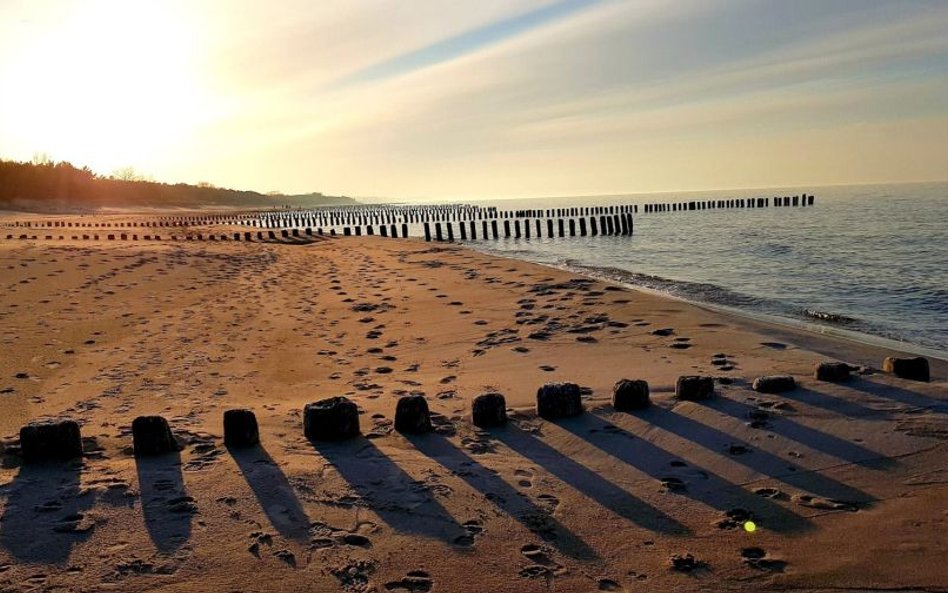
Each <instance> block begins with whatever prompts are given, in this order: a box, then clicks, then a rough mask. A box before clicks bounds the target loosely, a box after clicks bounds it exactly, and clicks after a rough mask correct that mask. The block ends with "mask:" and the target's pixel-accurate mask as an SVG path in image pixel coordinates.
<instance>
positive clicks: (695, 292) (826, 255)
mask: <svg viewBox="0 0 948 593" xmlns="http://www.w3.org/2000/svg"><path fill="white" fill-rule="evenodd" d="M803 192H806V193H809V194H816V204H815V206H813V207H805V208H803V207H797V208H766V209H760V210H757V209H752V210H740V211H738V210H712V211H707V210H706V211H701V212H681V213H665V214H643V213H642V212H641V208H640V212H639V214H638V215H636V217H635V234H634V236H633V237H631V238H629V237H584V238H579V237H577V238H566V239H530V240H524V239H520V240H517V239H506V240H504V239H501V240H499V241H490V242H484V241H478V242H476V243H473V245H474V246H475V247H477V248H478V249H482V250H484V251H487V252H490V253H496V254H499V255H504V256H507V257H514V258H518V259H524V260H529V261H533V262H539V263H544V264H549V265H554V266H558V267H563V268H569V269H574V270H576V271H580V272H583V273H586V274H591V275H594V276H600V277H604V278H609V279H611V280H616V281H619V282H622V283H625V284H629V285H634V286H639V287H643V288H647V289H651V290H656V291H659V292H662V293H666V294H669V295H673V296H676V297H679V298H684V299H686V300H689V301H695V302H700V303H707V304H712V305H718V306H724V307H728V308H734V309H738V310H740V311H743V312H747V313H751V314H756V315H763V316H766V317H770V318H774V317H776V318H780V319H782V320H785V321H795V322H797V323H805V324H808V325H812V326H813V327H814V328H815V329H821V330H824V331H830V332H838V333H844V334H846V333H849V332H854V336H855V337H860V338H866V339H868V340H869V341H872V339H873V338H884V339H888V340H895V341H898V342H902V343H904V344H905V345H906V346H908V347H909V349H913V347H914V349H916V350H918V351H920V352H922V353H925V354H929V355H935V356H939V357H942V358H948V183H928V184H898V185H863V186H832V187H806V188H792V189H789V188H788V189H773V190H729V191H715V192H685V193H679V194H652V195H645V194H632V195H626V196H608V197H596V196H590V197H582V198H553V199H535V200H497V201H485V202H481V203H482V204H485V205H493V206H497V207H499V208H503V209H525V208H555V207H565V206H581V205H584V204H586V205H608V204H618V203H639V204H642V203H645V202H659V201H661V202H666V201H678V200H698V199H712V198H725V197H729V198H741V197H770V196H775V195H798V194H800V193H803Z"/></svg>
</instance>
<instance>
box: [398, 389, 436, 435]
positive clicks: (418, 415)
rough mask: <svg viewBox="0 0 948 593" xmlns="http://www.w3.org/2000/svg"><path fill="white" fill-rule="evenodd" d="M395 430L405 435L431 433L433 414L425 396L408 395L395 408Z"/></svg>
mask: <svg viewBox="0 0 948 593" xmlns="http://www.w3.org/2000/svg"><path fill="white" fill-rule="evenodd" d="M395 430H397V431H398V432H400V433H404V434H423V433H426V432H431V430H432V426H431V413H430V412H429V410H428V401H427V400H425V396H423V395H406V396H404V397H401V398H399V399H398V403H397V404H396V406H395Z"/></svg>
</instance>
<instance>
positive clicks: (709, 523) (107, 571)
mask: <svg viewBox="0 0 948 593" xmlns="http://www.w3.org/2000/svg"><path fill="white" fill-rule="evenodd" d="M0 279H2V288H3V291H2V293H0V344H2V348H0V352H2V355H0V412H2V413H0V435H3V436H4V437H5V438H4V441H3V442H4V444H5V445H6V447H7V452H6V454H5V455H4V458H3V467H2V469H0V505H2V513H3V514H2V521H0V590H2V591H29V590H37V591H40V590H63V591H108V590H115V591H146V590H148V591H151V590H160V591H247V592H250V591H274V590H281V591H348V592H368V591H379V592H382V591H451V592H453V591H472V592H474V591H477V592H480V591H511V592H513V591H517V592H520V591H549V590H556V591H597V590H602V591H654V590H657V591H663V590H676V591H689V590H694V591H700V590H708V589H710V588H712V587H713V588H715V589H724V590H735V591H759V590H781V591H786V590H792V591H796V590H800V591H820V590H827V591H829V590H838V589H841V588H845V589H874V590H876V589H893V590H909V589H911V590H932V591H934V590H945V586H946V583H948V566H946V565H945V563H944V558H945V557H948V538H946V535H945V534H946V533H948V503H946V501H948V461H946V460H948V393H946V392H948V389H946V382H945V378H946V368H945V365H944V363H941V362H937V363H936V362H935V361H933V363H935V364H933V375H934V376H933V381H932V382H931V383H917V382H911V381H907V380H902V379H898V378H895V377H892V376H889V375H885V374H883V373H881V372H878V371H875V370H873V368H872V367H880V366H881V362H882V358H883V357H884V356H885V355H886V354H888V353H887V352H886V351H883V350H881V349H879V348H876V347H872V346H865V345H859V344H855V343H849V342H846V341H843V340H834V339H829V338H824V337H821V336H815V335H812V334H807V333H805V332H802V331H798V330H793V329H787V328H778V327H773V326H769V325H767V324H765V323H761V322H757V321H753V322H752V321H749V320H746V319H742V318H740V317H736V316H732V315H729V314H725V313H720V312H714V311H709V310H707V309H705V308H702V307H699V306H694V305H690V304H687V303H682V302H678V301H673V300H669V299H665V298H662V297H659V296H655V295H651V294H645V293H640V292H637V291H634V290H629V289H626V288H622V287H617V286H610V285H608V284H606V283H603V282H599V281H594V280H589V279H586V278H582V277H579V276H576V275H574V274H570V273H567V272H563V271H558V270H552V269H548V268H544V267H541V266H537V265H532V264H527V263H522V262H517V261H512V260H505V259H498V258H493V257H490V256H487V255H483V254H480V253H476V252H473V251H470V250H467V249H464V248H462V247H459V246H453V245H439V246H433V245H431V244H425V243H423V242H419V241H414V240H408V241H406V240H391V239H381V238H372V237H361V238H345V239H343V238H339V239H326V240H321V241H317V242H314V243H312V244H309V245H280V244H242V243H191V242H189V243H183V242H179V243H170V242H163V243H150V244H149V243H118V242H115V243H109V242H99V243H95V242H90V241H83V242H71V241H69V240H66V241H42V240H40V241H35V242H34V241H18V240H14V241H0ZM828 356H832V357H833V358H834V359H838V360H843V361H846V362H850V363H853V364H856V365H862V366H864V367H865V368H864V369H863V371H862V372H860V373H857V374H856V376H855V377H854V378H853V379H852V380H851V381H849V382H848V383H845V384H831V383H825V382H819V381H816V380H815V379H813V366H814V364H815V363H817V362H819V361H822V360H827V359H828V358H827V357H828ZM776 373H788V374H792V375H794V376H795V378H796V379H797V383H798V385H799V386H798V388H797V389H796V390H794V391H791V392H788V393H785V394H781V395H763V394H759V393H756V392H754V391H753V390H751V388H750V382H752V381H753V379H754V378H755V377H757V376H759V375H764V374H776ZM684 374H710V375H713V376H714V377H717V378H719V379H722V378H723V379H724V380H723V381H720V380H719V381H717V382H716V396H715V398H714V399H712V400H710V401H708V402H701V403H696V402H679V401H677V400H675V399H674V397H673V392H674V384H675V379H676V378H677V377H678V376H679V375H684ZM622 378H629V379H645V380H647V381H648V382H649V384H650V386H651V392H652V401H653V405H652V406H651V407H650V408H649V409H648V410H645V411H642V412H636V413H619V412H615V411H614V410H613V409H612V407H611V406H610V395H611V390H612V386H613V384H614V383H615V382H616V381H617V380H619V379H622ZM554 381H571V382H575V383H578V384H579V385H581V386H582V387H583V388H584V393H585V395H584V399H585V402H584V403H585V406H586V409H587V413H585V414H584V415H582V416H580V417H578V418H574V419H569V420H562V421H557V422H548V421H545V420H541V419H538V418H537V417H536V415H535V414H534V412H533V405H534V400H535V395H536V390H537V388H538V387H539V386H540V385H542V384H544V383H546V382H554ZM488 391H498V392H500V393H503V394H504V395H505V396H506V398H507V403H508V406H509V407H510V415H511V422H510V424H509V425H508V426H507V427H506V428H502V429H491V430H480V429H475V428H474V427H473V426H472V425H471V423H470V401H471V399H472V398H473V397H474V396H476V395H478V394H480V393H484V392H488ZM409 393H422V394H424V395H425V396H426V397H427V399H428V402H429V405H430V407H431V409H432V411H433V412H434V413H435V418H434V424H435V432H434V433H432V434H429V435H424V436H412V437H405V436H402V435H400V434H398V433H395V432H393V430H392V419H393V415H394V409H395V402H396V400H397V398H398V397H399V396H401V395H405V394H409ZM335 395H346V396H348V397H350V398H351V399H353V400H354V401H355V402H357V403H358V405H359V406H360V408H361V410H362V411H363V414H362V415H361V425H362V432H363V433H364V438H360V439H356V440H353V441H347V442H343V443H335V444H315V445H314V444H312V443H310V442H309V441H307V440H306V439H304V437H303V434H302V429H301V413H302V408H303V406H304V405H305V404H306V403H308V402H311V401H315V400H318V399H322V398H325V397H330V396H335ZM238 407H240V408H249V409H252V410H253V411H254V412H255V413H256V415H257V419H258V421H259V423H260V431H261V440H262V446H261V447H259V448H254V449H251V450H244V451H238V450H229V449H228V448H227V447H225V446H224V444H223V439H222V426H221V422H222V421H221V418H222V415H223V412H224V410H227V409H230V408H238ZM143 414H161V415H163V416H165V417H167V418H168V419H169V421H170V422H171V426H172V429H173V430H174V432H175V434H176V436H177V437H178V438H179V439H180V441H181V443H182V444H183V445H184V448H183V450H182V451H181V453H180V454H179V455H168V456H163V457H157V458H152V459H147V460H138V461H136V459H135V458H134V456H133V455H132V451H131V435H130V426H131V422H132V420H133V419H134V418H135V417H136V416H139V415H143ZM46 417H52V418H72V419H75V420H77V421H79V422H80V424H81V425H82V431H83V436H84V437H85V438H86V442H85V450H86V455H85V457H84V459H82V460H81V461H77V462H74V463H65V464H51V465H39V466H31V465H22V464H21V462H20V459H19V457H18V455H16V454H15V453H16V440H17V439H16V433H17V431H18V430H19V428H20V426H22V425H23V424H25V423H26V422H28V421H31V420H36V419H40V418H46ZM748 518H750V519H752V520H753V521H754V522H755V524H756V525H757V527H758V529H757V531H755V532H754V533H748V532H746V531H745V530H744V529H743V524H744V522H745V521H746V520H747V519H748ZM688 555H691V556H692V557H693V561H689V560H688ZM676 556H677V557H678V562H677V568H676V563H675V562H674V560H673V559H674V558H675V557H676ZM939 587H941V588H939Z"/></svg>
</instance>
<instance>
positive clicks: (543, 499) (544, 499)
mask: <svg viewBox="0 0 948 593" xmlns="http://www.w3.org/2000/svg"><path fill="white" fill-rule="evenodd" d="M537 506H538V507H540V509H542V510H543V511H545V512H547V513H549V514H550V515H552V514H553V513H555V512H556V509H557V507H559V506H560V499H559V498H557V497H555V496H553V495H552V494H541V495H539V496H537Z"/></svg>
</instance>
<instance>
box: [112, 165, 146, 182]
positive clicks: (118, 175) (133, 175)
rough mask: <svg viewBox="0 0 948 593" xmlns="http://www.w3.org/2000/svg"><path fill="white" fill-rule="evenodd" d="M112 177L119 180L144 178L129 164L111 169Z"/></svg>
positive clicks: (142, 179) (139, 179) (141, 179)
mask: <svg viewBox="0 0 948 593" xmlns="http://www.w3.org/2000/svg"><path fill="white" fill-rule="evenodd" d="M112 179H118V180H119V181H144V179H145V178H144V177H142V176H141V175H139V174H138V171H136V170H135V167H131V166H129V167H121V168H119V169H116V170H115V171H112Z"/></svg>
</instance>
